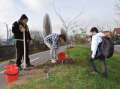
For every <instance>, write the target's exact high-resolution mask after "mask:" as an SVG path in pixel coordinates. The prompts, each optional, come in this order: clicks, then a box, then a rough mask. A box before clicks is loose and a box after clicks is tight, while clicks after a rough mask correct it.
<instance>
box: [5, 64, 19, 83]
mask: <svg viewBox="0 0 120 89" xmlns="http://www.w3.org/2000/svg"><path fill="white" fill-rule="evenodd" d="M4 74H5V79H6V81H7V82H8V83H12V82H14V81H16V80H17V79H18V76H19V70H18V67H17V66H16V65H15V64H11V65H6V66H5V71H4Z"/></svg>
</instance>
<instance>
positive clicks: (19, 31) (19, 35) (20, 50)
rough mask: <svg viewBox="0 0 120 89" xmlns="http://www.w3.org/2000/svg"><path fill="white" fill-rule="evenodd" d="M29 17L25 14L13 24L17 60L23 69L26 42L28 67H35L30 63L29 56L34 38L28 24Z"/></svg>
mask: <svg viewBox="0 0 120 89" xmlns="http://www.w3.org/2000/svg"><path fill="white" fill-rule="evenodd" d="M27 22H28V17H27V16H26V15H25V14H23V15H22V16H21V17H20V19H19V20H18V21H15V22H14V23H13V25H12V32H13V34H14V37H15V40H16V44H15V45H16V54H17V55H16V56H17V61H16V64H17V66H18V67H19V69H22V67H21V64H22V63H21V61H22V58H23V57H24V43H25V51H26V52H25V55H26V57H25V58H26V59H25V60H26V65H27V67H33V65H31V63H30V58H29V43H30V41H31V40H32V38H31V35H30V32H29V28H28V25H27ZM24 33H25V42H24V36H23V35H24Z"/></svg>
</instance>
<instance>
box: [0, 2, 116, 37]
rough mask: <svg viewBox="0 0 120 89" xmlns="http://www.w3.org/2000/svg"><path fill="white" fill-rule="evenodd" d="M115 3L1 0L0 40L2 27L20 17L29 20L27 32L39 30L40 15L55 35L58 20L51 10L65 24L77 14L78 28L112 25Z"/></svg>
mask: <svg viewBox="0 0 120 89" xmlns="http://www.w3.org/2000/svg"><path fill="white" fill-rule="evenodd" d="M116 2H117V0H1V1H0V37H5V34H6V30H5V26H4V24H5V23H7V24H9V27H11V24H12V23H13V22H14V21H16V20H18V19H19V18H20V16H21V14H26V15H27V16H28V17H29V26H30V30H31V29H32V30H40V29H41V30H42V26H43V24H42V23H43V16H44V15H45V13H48V14H49V15H50V18H51V20H52V25H53V30H54V32H59V27H61V25H62V24H61V21H60V20H59V18H58V16H57V15H56V13H55V11H54V7H56V10H57V12H59V13H60V14H61V16H62V17H63V18H64V19H65V21H69V20H70V19H72V18H73V17H74V16H76V15H78V14H79V13H81V15H80V16H79V18H78V20H79V21H80V23H81V25H84V26H87V25H90V26H94V25H96V24H100V25H102V24H109V25H113V24H114V19H116V16H115V11H114V10H115V4H116Z"/></svg>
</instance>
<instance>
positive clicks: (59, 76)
mask: <svg viewBox="0 0 120 89" xmlns="http://www.w3.org/2000/svg"><path fill="white" fill-rule="evenodd" d="M68 54H69V56H70V57H72V58H74V60H75V61H76V63H75V64H59V65H54V66H50V74H49V78H48V79H45V77H46V74H45V73H44V69H45V66H48V65H47V64H45V65H42V66H39V67H38V68H37V69H35V70H32V71H31V72H32V73H31V72H28V74H26V75H24V77H23V76H22V77H20V78H21V79H19V80H18V81H17V82H16V83H15V84H13V85H12V86H9V88H8V89H120V71H119V70H120V55H119V54H114V56H113V57H112V58H111V59H109V60H108V61H107V63H108V66H109V78H108V79H104V78H103V77H102V76H101V75H100V74H95V75H93V74H91V72H90V66H89V62H88V54H89V49H88V48H84V47H80V46H79V47H76V48H72V49H69V50H68ZM96 63H97V65H98V67H99V66H100V65H101V63H100V62H99V61H97V62H96Z"/></svg>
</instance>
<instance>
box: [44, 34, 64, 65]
mask: <svg viewBox="0 0 120 89" xmlns="http://www.w3.org/2000/svg"><path fill="white" fill-rule="evenodd" d="M64 42H66V36H65V35H63V34H61V35H59V34H56V33H52V34H50V35H48V36H46V37H45V38H44V43H45V44H46V45H47V46H48V47H49V48H50V56H51V57H52V59H51V62H52V63H56V60H57V52H58V50H59V47H60V44H62V43H64Z"/></svg>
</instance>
